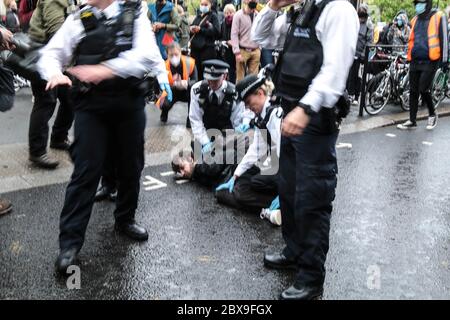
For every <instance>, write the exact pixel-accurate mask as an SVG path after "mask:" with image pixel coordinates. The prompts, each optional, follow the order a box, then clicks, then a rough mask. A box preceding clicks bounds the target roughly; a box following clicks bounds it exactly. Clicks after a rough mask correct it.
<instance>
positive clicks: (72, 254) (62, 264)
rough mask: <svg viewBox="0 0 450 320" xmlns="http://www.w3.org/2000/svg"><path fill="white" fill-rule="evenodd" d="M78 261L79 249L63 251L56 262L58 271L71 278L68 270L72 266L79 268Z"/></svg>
mask: <svg viewBox="0 0 450 320" xmlns="http://www.w3.org/2000/svg"><path fill="white" fill-rule="evenodd" d="M79 264H80V262H79V261H78V249H77V248H72V249H67V250H62V251H61V252H60V253H59V256H58V258H57V259H56V262H55V268H56V271H57V272H58V273H59V274H60V275H63V276H69V275H68V274H67V268H68V267H70V266H79Z"/></svg>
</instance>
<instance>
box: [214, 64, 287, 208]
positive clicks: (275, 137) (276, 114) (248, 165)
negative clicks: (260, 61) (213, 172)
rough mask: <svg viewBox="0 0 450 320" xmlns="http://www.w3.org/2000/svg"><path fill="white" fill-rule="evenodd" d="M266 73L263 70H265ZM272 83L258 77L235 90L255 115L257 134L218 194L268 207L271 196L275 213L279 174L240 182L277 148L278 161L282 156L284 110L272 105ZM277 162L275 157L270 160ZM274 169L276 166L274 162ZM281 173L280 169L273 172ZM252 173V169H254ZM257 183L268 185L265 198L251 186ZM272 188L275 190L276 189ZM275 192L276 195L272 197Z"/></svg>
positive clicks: (248, 79) (269, 173) (247, 79)
mask: <svg viewBox="0 0 450 320" xmlns="http://www.w3.org/2000/svg"><path fill="white" fill-rule="evenodd" d="M262 71H263V70H262ZM272 86H273V84H272V82H270V81H268V80H267V78H266V76H265V74H264V73H262V74H261V73H260V74H259V75H258V76H257V75H249V76H246V77H245V78H244V79H243V80H241V81H240V82H239V83H238V84H237V85H236V90H237V91H238V94H239V99H240V100H241V101H244V102H245V106H246V107H247V108H248V109H250V110H251V111H252V112H253V113H254V114H255V115H256V117H255V132H254V138H253V142H252V144H251V145H250V147H249V149H248V150H247V153H246V154H245V156H244V157H243V158H242V160H241V161H240V163H239V165H238V166H237V168H236V170H235V171H234V175H233V177H232V178H231V179H230V180H229V181H227V182H226V183H223V184H222V185H220V186H218V187H217V188H216V191H221V190H228V191H229V192H230V193H234V195H235V197H236V198H237V201H238V202H240V203H245V204H248V203H253V202H254V203H265V202H267V200H266V199H267V195H268V194H272V198H271V200H273V201H272V204H270V202H269V204H270V207H271V209H272V210H275V209H278V206H279V205H278V203H279V199H278V197H276V195H277V194H278V193H277V192H278V190H277V189H278V188H277V186H276V185H277V184H278V174H277V172H273V171H269V172H267V173H264V174H259V175H256V176H255V177H252V179H251V180H250V181H247V180H249V179H247V178H246V177H245V178H244V179H245V180H246V181H241V180H242V177H243V175H244V174H245V173H246V172H247V171H248V170H250V169H252V168H254V166H255V165H257V164H258V162H260V161H262V160H263V159H264V158H266V156H268V155H270V154H271V152H270V150H271V149H272V148H273V147H276V157H277V158H278V157H279V155H280V138H281V119H282V115H283V109H282V108H281V107H280V106H279V105H273V104H272V102H271V96H270V93H271V92H272V89H273V88H272ZM271 158H272V159H274V158H275V157H271ZM273 165H274V166H276V165H277V163H276V162H275V161H274V163H273ZM273 169H276V170H278V168H273ZM252 170H253V169H252ZM255 179H256V180H257V184H258V186H260V185H266V186H267V190H270V192H267V193H266V194H261V192H260V190H258V193H260V194H258V195H256V194H255V192H253V190H252V186H251V185H252V183H253V181H254V180H255ZM272 186H275V187H274V188H273V187H272ZM274 191H275V195H273V193H274Z"/></svg>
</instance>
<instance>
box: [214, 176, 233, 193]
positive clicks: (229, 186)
mask: <svg viewBox="0 0 450 320" xmlns="http://www.w3.org/2000/svg"><path fill="white" fill-rule="evenodd" d="M234 182H235V178H234V177H233V178H231V179H230V180H228V182H226V183H223V184H221V185H220V186H218V187H217V188H216V191H220V190H226V189H228V191H229V192H230V193H232V192H233V189H234Z"/></svg>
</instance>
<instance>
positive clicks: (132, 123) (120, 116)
mask: <svg viewBox="0 0 450 320" xmlns="http://www.w3.org/2000/svg"><path fill="white" fill-rule="evenodd" d="M149 35H150V37H149ZM69 63H71V64H72V65H73V67H71V68H68V69H67V72H68V73H70V74H71V75H72V77H73V80H71V79H69V78H68V77H67V76H65V75H63V74H62V72H61V71H62V69H63V67H64V66H67V65H69ZM39 70H40V73H41V74H42V76H43V78H45V79H47V80H48V82H47V89H48V90H50V89H52V88H54V87H56V86H64V85H68V86H72V89H73V93H74V101H75V127H74V136H75V140H74V144H73V146H72V147H71V156H72V160H73V162H74V172H73V174H72V177H71V181H70V183H69V185H68V187H67V191H66V198H65V203H64V207H63V209H62V212H61V220H60V235H59V244H60V254H59V256H58V259H57V260H56V269H57V271H58V272H60V273H62V274H65V273H66V270H67V267H68V266H70V265H73V264H77V263H78V259H77V254H78V252H79V251H80V249H81V247H82V245H83V242H84V236H85V232H86V228H87V225H88V222H89V217H90V215H91V211H92V206H93V203H94V196H95V191H96V188H97V185H98V183H99V179H100V176H101V174H102V169H103V164H104V161H105V158H106V153H107V146H108V140H109V139H113V140H114V141H115V149H116V152H115V157H116V160H117V162H116V163H117V168H116V169H117V180H118V195H117V201H116V210H115V212H114V216H115V221H116V230H117V231H118V232H120V233H122V234H124V235H126V236H128V237H129V238H131V239H133V240H136V241H145V240H147V239H148V234H147V231H146V230H145V229H144V228H143V227H141V226H139V225H138V224H137V223H136V222H135V211H136V208H137V203H138V195H139V187H140V186H139V180H140V175H141V171H142V168H143V165H144V129H145V122H146V119H145V113H144V106H145V103H144V94H143V92H144V91H145V90H141V89H143V88H141V86H140V85H141V84H142V83H143V81H142V79H143V77H144V74H146V73H148V72H150V71H152V72H153V73H155V74H157V78H158V81H159V83H160V84H161V86H162V89H164V90H166V91H167V92H168V93H169V98H171V97H170V95H171V91H170V86H169V83H168V79H167V74H166V70H165V66H164V61H163V60H162V58H161V55H160V53H159V50H158V48H157V45H156V42H155V38H154V35H153V32H152V30H151V26H150V22H149V21H148V19H147V17H146V14H145V10H144V9H143V8H142V7H141V1H139V0H135V1H133V0H129V1H125V2H119V1H115V0H87V6H86V7H84V8H83V9H82V10H81V11H80V12H79V13H78V14H74V15H71V16H69V17H68V18H67V19H66V21H65V23H64V24H63V25H62V27H61V29H60V30H59V31H58V32H57V33H56V34H55V36H54V37H53V38H52V40H51V41H50V42H49V43H48V45H47V46H46V47H45V48H44V49H43V52H42V57H41V60H40V61H39Z"/></svg>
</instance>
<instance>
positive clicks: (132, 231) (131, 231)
mask: <svg viewBox="0 0 450 320" xmlns="http://www.w3.org/2000/svg"><path fill="white" fill-rule="evenodd" d="M115 229H116V230H117V231H118V232H120V233H121V234H123V235H125V236H127V237H128V238H130V239H132V240H135V241H147V240H148V233H147V230H145V229H144V228H143V227H141V226H139V225H137V224H136V223H135V222H125V223H118V222H116V226H115Z"/></svg>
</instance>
